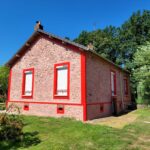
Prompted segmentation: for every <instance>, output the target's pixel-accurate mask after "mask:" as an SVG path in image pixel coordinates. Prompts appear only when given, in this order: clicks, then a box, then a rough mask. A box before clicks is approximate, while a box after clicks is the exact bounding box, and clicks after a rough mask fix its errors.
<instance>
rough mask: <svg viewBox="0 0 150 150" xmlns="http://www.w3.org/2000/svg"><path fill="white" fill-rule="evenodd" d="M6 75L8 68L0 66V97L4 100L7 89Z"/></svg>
mask: <svg viewBox="0 0 150 150" xmlns="http://www.w3.org/2000/svg"><path fill="white" fill-rule="evenodd" d="M8 74H9V68H8V67H5V66H0V95H2V96H3V97H4V98H6V95H7V89H8Z"/></svg>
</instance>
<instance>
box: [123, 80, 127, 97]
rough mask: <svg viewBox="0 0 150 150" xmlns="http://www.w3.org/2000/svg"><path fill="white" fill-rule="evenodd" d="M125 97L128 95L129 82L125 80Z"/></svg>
mask: <svg viewBox="0 0 150 150" xmlns="http://www.w3.org/2000/svg"><path fill="white" fill-rule="evenodd" d="M124 95H126V96H127V95H128V80H127V78H124Z"/></svg>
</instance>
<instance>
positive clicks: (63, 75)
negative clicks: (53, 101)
mask: <svg viewBox="0 0 150 150" xmlns="http://www.w3.org/2000/svg"><path fill="white" fill-rule="evenodd" d="M69 66H70V65H69V63H62V64H56V65H55V66H54V98H69V74H70V73H69V71H70V68H69Z"/></svg>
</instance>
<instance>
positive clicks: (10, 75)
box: [6, 69, 12, 108]
mask: <svg viewBox="0 0 150 150" xmlns="http://www.w3.org/2000/svg"><path fill="white" fill-rule="evenodd" d="M11 78H12V69H10V71H9V78H8V96H7V101H6V108H7V107H8V102H9V101H10V91H11Z"/></svg>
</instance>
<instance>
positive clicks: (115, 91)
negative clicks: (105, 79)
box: [110, 70, 117, 96]
mask: <svg viewBox="0 0 150 150" xmlns="http://www.w3.org/2000/svg"><path fill="white" fill-rule="evenodd" d="M112 72H113V73H114V95H112V87H110V89H111V96H116V95H117V81H116V80H117V79H116V71H114V70H111V71H110V85H111V73H112ZM111 86H112V85H111Z"/></svg>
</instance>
